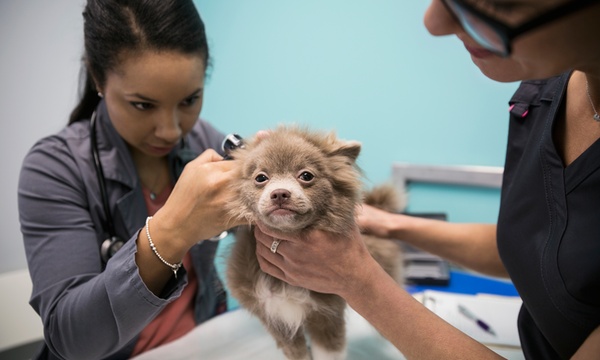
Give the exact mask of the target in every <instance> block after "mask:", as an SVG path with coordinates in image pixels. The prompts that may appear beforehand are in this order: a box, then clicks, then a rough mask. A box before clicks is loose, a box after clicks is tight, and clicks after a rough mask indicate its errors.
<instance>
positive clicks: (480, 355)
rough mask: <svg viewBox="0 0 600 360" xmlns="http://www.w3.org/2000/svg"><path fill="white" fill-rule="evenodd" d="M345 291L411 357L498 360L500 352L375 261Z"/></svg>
mask: <svg viewBox="0 0 600 360" xmlns="http://www.w3.org/2000/svg"><path fill="white" fill-rule="evenodd" d="M367 268H368V269H364V271H363V272H362V274H363V276H362V277H359V278H358V280H357V281H356V282H355V283H354V284H353V285H352V286H349V287H347V288H346V289H345V290H344V292H343V293H342V294H341V295H342V297H344V298H345V299H346V301H348V304H349V305H350V306H351V307H352V308H353V309H354V310H356V311H357V312H358V313H359V314H361V315H362V316H363V317H364V318H365V319H367V320H368V321H369V322H370V323H371V324H372V325H373V326H374V327H375V328H376V329H377V330H378V331H379V332H380V333H381V334H382V335H383V336H384V337H385V338H387V339H388V340H389V341H390V342H391V343H392V344H394V346H396V347H397V348H398V349H399V350H400V351H401V352H402V353H403V354H404V355H405V356H406V357H407V358H408V359H497V358H499V357H498V355H497V354H495V353H494V352H492V351H491V350H489V349H488V348H487V347H485V346H483V345H482V344H480V343H478V342H476V341H475V340H473V339H472V338H470V337H469V336H467V335H465V334H463V333H462V332H460V331H459V330H458V329H456V328H454V327H452V326H451V325H450V324H448V323H447V322H445V321H444V320H442V319H441V318H439V317H437V316H436V315H435V314H433V313H432V312H431V311H429V310H428V309H427V308H426V307H424V306H423V305H422V304H420V303H419V302H418V301H416V300H415V299H414V298H413V297H412V296H411V295H410V294H408V293H407V292H406V291H404V289H402V288H401V287H399V286H398V285H397V284H396V283H395V282H394V280H393V279H392V278H390V277H389V276H388V275H387V274H386V273H385V272H384V271H383V270H382V269H381V267H379V266H378V265H377V264H376V263H375V262H374V261H372V262H370V264H369V265H368V266H367Z"/></svg>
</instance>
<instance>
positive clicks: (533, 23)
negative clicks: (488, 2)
mask: <svg viewBox="0 0 600 360" xmlns="http://www.w3.org/2000/svg"><path fill="white" fill-rule="evenodd" d="M441 1H442V3H444V5H445V6H446V8H447V9H448V11H449V12H450V13H451V14H452V15H453V16H454V17H455V18H456V20H457V21H458V23H459V24H461V25H462V27H463V29H464V30H465V31H466V32H467V34H469V36H471V37H472V38H473V40H475V41H477V43H479V45H481V46H483V47H484V48H486V49H487V50H489V51H491V52H493V53H495V54H497V55H500V56H502V57H507V56H509V55H510V53H511V50H512V49H511V41H512V40H514V39H515V38H516V37H517V36H520V35H522V34H524V33H526V32H527V31H531V30H533V29H535V28H537V27H540V26H542V25H546V24H548V23H549V22H551V21H554V20H557V19H559V18H561V17H564V16H567V15H569V14H572V13H574V12H576V11H578V10H581V9H583V8H585V7H587V6H589V5H593V4H596V3H598V2H599V1H598V0H574V1H569V2H567V3H565V4H563V5H560V6H558V7H555V8H552V9H549V10H548V11H545V12H543V13H542V14H540V15H538V16H536V17H534V18H533V19H531V20H529V21H527V22H526V23H524V24H521V25H519V26H517V27H510V26H508V25H506V24H504V23H502V22H500V21H498V20H496V19H494V18H492V17H490V16H488V15H486V14H484V13H483V12H481V11H480V10H478V9H476V8H474V7H473V6H472V5H469V4H468V3H466V2H465V1H464V0H441Z"/></svg>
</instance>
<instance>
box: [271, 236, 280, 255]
mask: <svg viewBox="0 0 600 360" xmlns="http://www.w3.org/2000/svg"><path fill="white" fill-rule="evenodd" d="M280 242H281V240H279V239H275V240H273V243H272V244H271V252H272V253H273V254H276V253H277V247H278V246H279V243H280Z"/></svg>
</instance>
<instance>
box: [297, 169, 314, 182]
mask: <svg viewBox="0 0 600 360" xmlns="http://www.w3.org/2000/svg"><path fill="white" fill-rule="evenodd" d="M298 178H299V179H300V180H302V181H306V182H309V181H311V180H312V179H314V178H315V176H314V175H313V174H311V173H309V172H308V171H303V172H302V174H300V176H298Z"/></svg>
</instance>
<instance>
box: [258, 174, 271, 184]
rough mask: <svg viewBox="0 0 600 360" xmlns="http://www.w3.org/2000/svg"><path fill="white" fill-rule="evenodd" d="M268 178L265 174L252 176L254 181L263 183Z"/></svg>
mask: <svg viewBox="0 0 600 360" xmlns="http://www.w3.org/2000/svg"><path fill="white" fill-rule="evenodd" d="M267 180H269V178H268V177H267V175H265V174H258V175H256V177H255V178H254V181H256V182H257V183H259V184H260V183H264V182H265V181H267Z"/></svg>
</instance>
